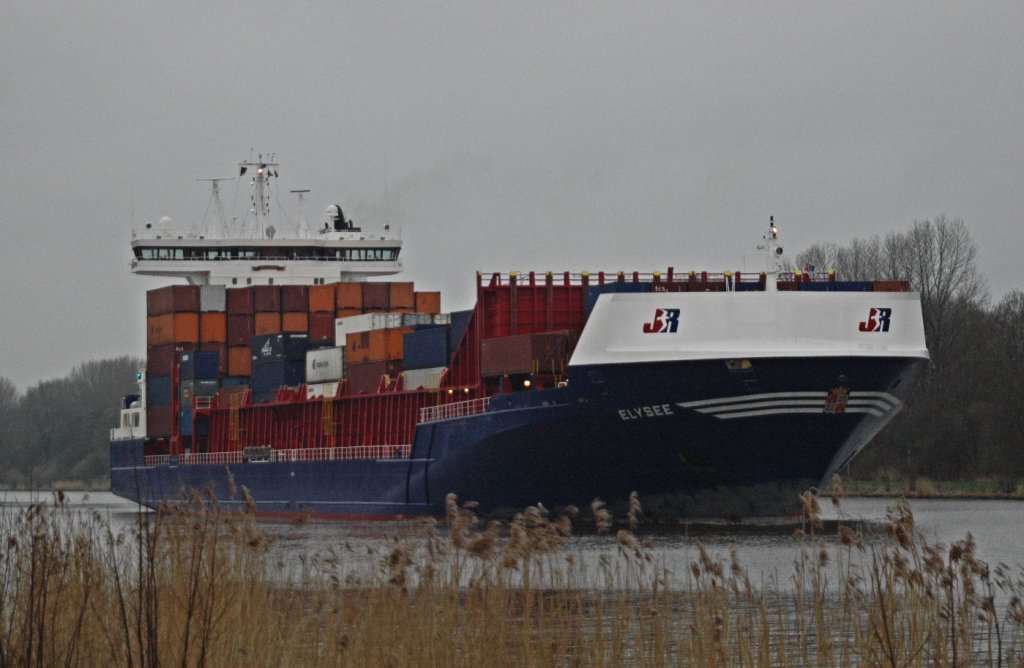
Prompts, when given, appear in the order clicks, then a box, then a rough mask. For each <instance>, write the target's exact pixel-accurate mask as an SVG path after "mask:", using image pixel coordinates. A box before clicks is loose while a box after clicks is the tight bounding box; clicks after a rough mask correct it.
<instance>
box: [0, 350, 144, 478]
mask: <svg viewBox="0 0 1024 668" xmlns="http://www.w3.org/2000/svg"><path fill="white" fill-rule="evenodd" d="M141 367H142V360H140V359H138V358H134V357H118V358H116V359H109V360H102V361H94V362H85V363H83V364H80V365H78V366H77V367H75V369H74V370H72V372H71V373H70V374H69V375H68V376H67V377H65V378H61V379H57V380H47V381H43V382H41V383H39V384H38V385H36V386H34V387H31V388H29V389H28V390H27V391H26V392H25V393H24V394H19V393H18V391H17V388H16V387H15V386H14V383H12V382H11V381H10V380H8V379H6V378H3V377H0V456H2V457H3V466H0V485H2V486H4V487H6V488H17V489H46V488H51V487H53V486H54V485H61V486H63V487H80V488H104V487H106V488H109V484H110V463H109V462H110V460H109V439H110V429H111V428H112V427H114V426H116V425H117V422H118V419H119V418H120V406H121V398H122V397H123V396H124V395H126V394H130V393H132V392H135V391H137V389H138V386H137V385H136V384H135V372H136V371H138V370H139V369H140V368H141Z"/></svg>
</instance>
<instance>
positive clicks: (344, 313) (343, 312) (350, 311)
mask: <svg viewBox="0 0 1024 668" xmlns="http://www.w3.org/2000/svg"><path fill="white" fill-rule="evenodd" d="M362 314H363V309H361V308H340V309H338V310H337V311H335V312H334V315H335V316H337V317H338V318H350V317H352V316H354V315H362Z"/></svg>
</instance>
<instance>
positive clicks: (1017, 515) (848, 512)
mask: <svg viewBox="0 0 1024 668" xmlns="http://www.w3.org/2000/svg"><path fill="white" fill-rule="evenodd" d="M67 496H68V499H69V501H70V503H71V505H72V507H73V508H76V509H82V510H87V511H90V512H92V511H98V512H100V513H102V514H104V515H105V516H107V517H109V518H110V521H111V523H112V524H113V525H114V526H115V527H127V526H128V525H129V524H130V523H131V522H132V521H133V520H134V519H135V517H136V515H135V513H136V512H137V511H136V506H135V505H134V504H132V503H129V502H126V501H123V500H121V499H119V498H118V497H116V496H114V495H113V494H110V493H107V492H93V493H89V494H84V493H78V492H72V493H68V494H67ZM34 500H52V496H51V495H48V494H38V493H36V494H30V493H24V492H0V505H2V508H3V511H4V512H11V511H12V510H14V509H16V508H18V507H20V506H22V505H23V504H26V503H29V502H31V501H34ZM893 503H895V500H893V499H874V498H871V499H869V498H847V499H844V500H843V501H842V506H841V508H840V509H839V510H838V511H836V510H835V509H833V507H832V504H831V502H830V501H829V500H828V499H822V508H823V511H824V513H823V514H824V516H825V517H826V518H827V519H829V520H833V522H829V523H828V526H826V530H825V533H826V535H829V534H831V535H833V536H834V534H835V526H834V521H835V520H838V521H843V522H848V523H854V522H859V523H861V526H862V527H863V528H864V531H865V533H866V535H867V542H868V543H869V544H872V543H874V544H880V543H881V542H882V541H883V540H884V539H883V538H882V537H881V535H880V533H881V529H882V525H883V522H884V520H885V514H886V508H887V507H889V506H891V505H892V504H893ZM910 505H911V508H912V510H913V512H914V518H915V520H916V524H917V528H918V531H920V532H923V533H924V535H925V537H926V538H927V539H928V540H929V541H930V542H941V543H944V544H946V545H949V544H950V543H951V542H953V541H956V540H960V539H962V538H964V537H965V536H966V534H967V533H968V532H970V533H971V534H972V535H973V536H974V538H975V541H976V542H977V545H978V548H977V554H978V556H979V557H980V558H981V559H983V560H985V561H987V562H989V563H990V564H996V563H999V562H1004V563H1007V564H1010V565H1012V566H1024V501H995V500H948V499H914V500H911V502H910ZM261 526H262V527H263V528H264V530H265V531H267V532H268V533H269V534H271V535H273V536H274V537H275V538H276V539H277V540H276V547H275V551H276V553H277V558H278V559H280V560H283V561H285V562H294V564H296V565H297V564H298V563H299V562H300V557H301V556H302V555H313V554H317V553H319V554H324V553H326V552H327V551H328V550H330V549H334V550H335V551H336V552H338V553H339V554H343V555H350V557H347V558H351V559H353V560H354V561H366V560H374V559H377V557H376V556H373V555H370V554H369V552H370V551H371V550H372V551H374V552H375V553H377V554H379V553H380V551H381V550H382V549H384V548H385V547H386V546H387V545H388V542H389V540H390V539H392V538H393V537H395V536H398V535H402V534H408V533H410V532H414V531H416V529H415V527H414V525H413V524H412V523H410V522H345V523H342V522H330V523H327V522H308V523H306V524H302V525H294V524H290V523H285V522H266V523H262V524H261ZM797 526H798V524H797V523H796V522H794V521H786V520H781V519H780V520H776V521H773V522H769V523H765V522H757V523H755V521H754V520H747V521H744V522H741V523H739V524H735V523H732V524H725V523H722V524H713V523H712V524H709V523H700V524H696V523H694V524H688V525H687V524H683V525H679V526H672V527H664V526H662V527H655V528H643V529H641V530H640V531H639V534H640V536H641V538H644V537H647V538H650V539H651V540H652V541H653V543H654V553H655V554H656V555H657V556H658V557H659V558H660V559H661V560H662V561H663V563H664V564H666V566H667V567H668V568H669V569H670V570H674V571H678V572H683V571H684V570H685V568H686V567H687V565H688V564H689V563H690V562H692V561H694V560H696V559H697V556H698V545H703V546H704V547H705V549H707V550H708V551H709V552H710V553H711V554H712V555H713V556H716V557H719V558H722V559H727V558H728V557H729V553H730V551H731V550H735V551H736V553H737V555H738V557H739V560H740V562H741V563H742V564H743V565H744V566H745V567H746V568H747V571H748V572H749V573H750V575H751V578H752V579H753V580H754V581H755V582H758V581H759V580H761V579H768V578H771V577H773V576H774V577H776V578H777V579H778V581H779V584H780V586H784V585H785V582H786V581H787V580H788V578H789V577H790V575H792V573H793V562H794V559H795V558H796V557H797V556H798V553H799V550H800V546H801V540H800V539H799V538H798V537H797V536H795V529H796V528H797ZM580 531H581V532H586V531H587V528H586V527H584V528H582V529H580ZM417 535H418V534H417ZM833 542H834V541H833ZM833 549H834V548H833ZM564 550H565V551H567V552H569V553H573V554H576V555H579V556H580V557H581V558H582V559H584V560H585V561H588V562H589V561H591V560H593V561H596V560H597V559H598V558H599V557H600V555H602V554H615V552H616V543H615V539H614V537H612V536H596V535H591V534H587V533H582V534H581V535H576V536H574V537H572V538H571V539H570V541H569V543H568V545H567V546H566V547H565V548H564Z"/></svg>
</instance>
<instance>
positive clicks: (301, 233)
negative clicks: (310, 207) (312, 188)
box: [288, 188, 309, 239]
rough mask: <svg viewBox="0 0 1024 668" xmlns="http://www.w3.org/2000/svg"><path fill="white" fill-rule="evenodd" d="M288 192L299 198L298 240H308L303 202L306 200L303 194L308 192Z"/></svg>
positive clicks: (304, 190)
mask: <svg viewBox="0 0 1024 668" xmlns="http://www.w3.org/2000/svg"><path fill="white" fill-rule="evenodd" d="M288 192H290V193H292V194H293V195H298V196H299V229H298V233H299V238H300V239H307V238H309V225H307V224H306V207H305V201H306V200H305V194H306V193H308V192H309V189H308V188H306V189H302V190H290V191H288Z"/></svg>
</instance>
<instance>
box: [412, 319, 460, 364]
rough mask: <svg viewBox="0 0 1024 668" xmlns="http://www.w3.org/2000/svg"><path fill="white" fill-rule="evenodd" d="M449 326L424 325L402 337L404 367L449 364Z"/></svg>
mask: <svg viewBox="0 0 1024 668" xmlns="http://www.w3.org/2000/svg"><path fill="white" fill-rule="evenodd" d="M449 333H450V330H449V328H448V327H423V328H421V329H417V330H416V331H413V332H409V333H408V334H406V335H405V336H403V337H402V350H403V353H404V359H403V361H402V368H403V369H432V368H435V367H439V366H448V362H449V361H450V360H451V353H450V352H449V351H450V350H451V347H450V344H449V341H448V339H449Z"/></svg>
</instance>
